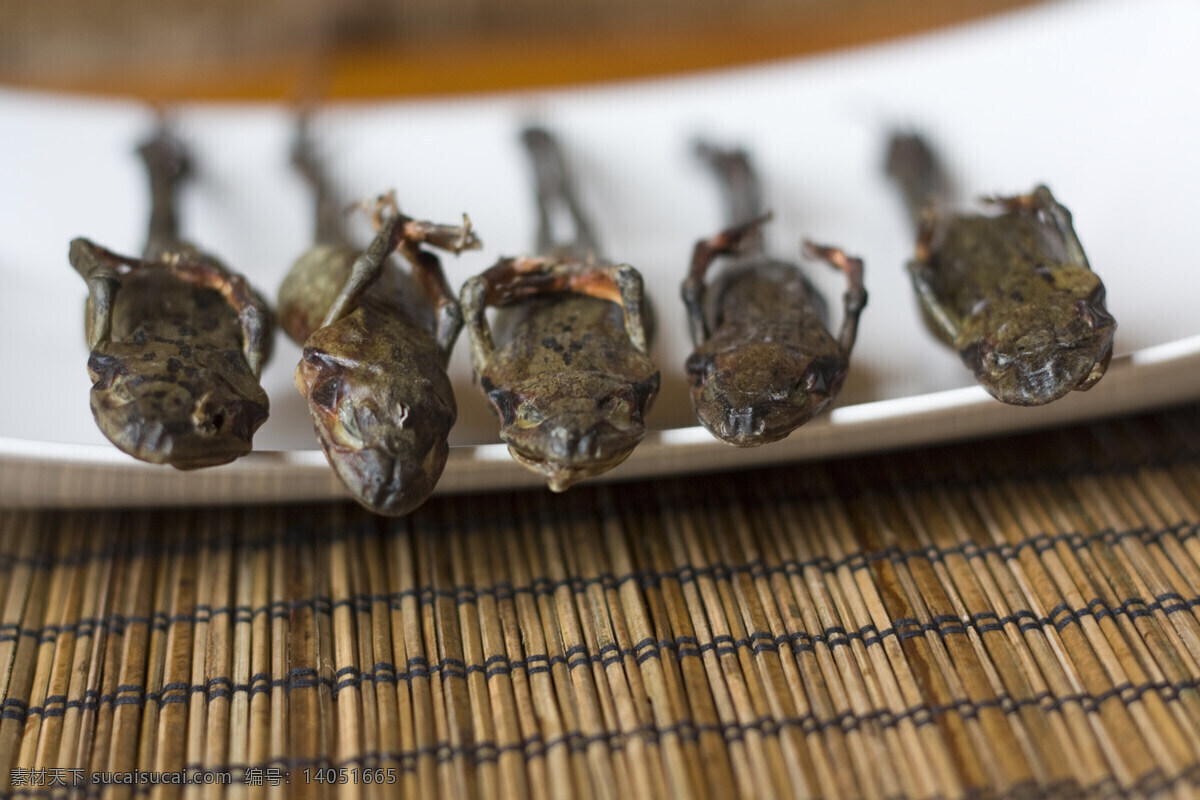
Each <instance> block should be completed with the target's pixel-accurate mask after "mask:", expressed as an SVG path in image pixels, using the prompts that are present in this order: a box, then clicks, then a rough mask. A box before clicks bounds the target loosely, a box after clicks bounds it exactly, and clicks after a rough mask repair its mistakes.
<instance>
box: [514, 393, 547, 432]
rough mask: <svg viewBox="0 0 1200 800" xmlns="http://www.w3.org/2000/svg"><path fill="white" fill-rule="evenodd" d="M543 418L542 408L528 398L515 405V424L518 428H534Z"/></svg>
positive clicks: (544, 417)
mask: <svg viewBox="0 0 1200 800" xmlns="http://www.w3.org/2000/svg"><path fill="white" fill-rule="evenodd" d="M545 419H546V416H545V415H544V414H542V410H541V409H540V408H538V407H537V406H535V405H534V404H533V403H531V402H529V401H528V400H526V401H525V402H523V403H521V405H519V406H518V407H517V418H516V425H517V427H519V428H536V427H537V426H538V425H541V424H542V422H544V421H545Z"/></svg>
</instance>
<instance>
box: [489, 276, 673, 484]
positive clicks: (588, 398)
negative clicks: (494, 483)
mask: <svg viewBox="0 0 1200 800" xmlns="http://www.w3.org/2000/svg"><path fill="white" fill-rule="evenodd" d="M493 332H494V336H495V341H496V349H495V351H494V352H493V353H492V354H491V357H490V358H489V359H488V361H487V363H486V365H484V366H483V368H482V369H481V370H479V372H480V383H481V384H482V386H483V389H484V391H485V392H486V393H487V397H488V400H489V401H491V404H492V408H493V411H494V412H495V413H496V415H497V416H498V417H499V418H500V423H501V429H500V438H501V439H503V440H504V441H505V442H506V443H507V444H508V448H509V452H510V453H511V454H512V455H513V457H514V458H515V459H516V460H517V461H519V462H520V463H522V464H524V465H525V466H526V467H528V468H530V469H532V470H534V471H536V472H538V473H540V474H542V475H543V476H544V477H545V478H546V480H547V482H548V483H549V486H550V488H551V489H552V490H554V491H563V490H565V489H566V488H568V487H569V486H571V485H572V484H573V483H575V482H577V481H579V480H582V479H583V478H587V477H592V476H595V475H599V474H601V473H604V472H607V471H608V470H610V469H612V468H613V467H615V466H617V465H618V464H620V463H621V462H622V461H624V460H625V459H626V458H628V457H629V454H630V453H632V452H633V449H634V448H635V447H636V446H637V444H638V442H640V441H641V440H642V438H643V437H644V436H645V434H646V426H645V422H644V415H645V414H646V412H647V411H649V409H650V406H651V404H652V403H653V401H654V397H655V395H656V394H657V393H658V386H659V372H658V370H657V369H656V368H655V366H654V364H653V363H652V362H651V361H650V359H649V358H648V357H647V356H646V355H645V354H644V353H642V352H641V351H640V350H638V349H637V348H636V347H634V345H633V343H632V342H631V341H630V337H629V334H628V333H627V331H626V328H625V317H624V312H623V311H622V309H621V306H620V305H619V304H617V303H615V302H612V301H609V300H601V299H598V298H594V297H589V296H584V295H581V294H571V293H562V294H555V295H550V296H545V297H535V298H531V299H528V300H524V301H522V302H520V303H519V304H517V305H515V306H510V307H507V308H501V309H499V310H498V311H497V312H496V320H495V323H494V325H493Z"/></svg>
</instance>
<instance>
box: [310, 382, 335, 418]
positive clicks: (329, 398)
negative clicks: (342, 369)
mask: <svg viewBox="0 0 1200 800" xmlns="http://www.w3.org/2000/svg"><path fill="white" fill-rule="evenodd" d="M341 389H342V382H341V380H340V379H339V378H337V377H333V378H327V379H325V380H323V381H321V382H320V383H318V384H317V385H316V386H315V387H313V390H312V391H311V392H309V394H308V400H309V402H311V403H316V404H317V405H318V406H320V407H321V408H324V409H325V410H327V411H332V410H333V409H334V407H335V406H337V401H338V395H339V394H340V393H341Z"/></svg>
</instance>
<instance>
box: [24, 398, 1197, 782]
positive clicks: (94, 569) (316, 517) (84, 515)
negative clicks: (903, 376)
mask: <svg viewBox="0 0 1200 800" xmlns="http://www.w3.org/2000/svg"><path fill="white" fill-rule="evenodd" d="M1198 525H1200V408H1198V407H1190V408H1184V409H1176V410H1173V411H1170V412H1165V413H1160V414H1155V415H1147V416H1141V417H1134V418H1130V419H1124V420H1118V421H1112V422H1108V423H1104V424H1100V425H1094V426H1089V427H1081V428H1075V429H1067V430H1060V431H1053V432H1047V433H1040V434H1036V435H1029V436H1023V437H1020V438H1015V439H1010V440H1002V441H989V442H979V443H973V444H966V445H958V446H954V447H949V448H945V447H943V448H938V449H934V450H927V451H916V452H909V453H902V454H894V455H887V456H876V457H871V458H859V459H854V460H847V461H839V462H831V463H826V464H817V465H804V466H796V467H789V468H784V469H773V470H769V471H758V472H745V473H741V474H736V475H722V476H710V477H704V478H693V479H687V480H685V479H670V480H663V481H658V482H650V483H644V484H641V485H612V486H601V487H595V488H593V487H587V486H586V485H585V486H582V487H577V488H574V489H572V490H571V491H570V492H568V493H567V494H566V495H563V496H552V495H550V494H549V493H548V492H531V493H520V494H497V495H478V496H471V497H458V498H438V499H435V500H433V501H431V502H430V503H429V504H428V505H427V506H426V507H424V508H422V509H421V510H420V511H418V512H417V513H416V514H414V515H413V516H412V517H410V518H408V519H405V520H398V521H397V520H383V519H376V518H372V517H370V516H369V515H367V514H365V513H362V512H360V511H358V509H357V508H356V507H351V506H348V505H332V506H315V507H290V508H272V507H263V508H249V509H215V510H196V511H182V510H161V511H150V512H132V511H130V512H58V511H55V512H14V511H7V512H2V513H0V697H3V698H4V699H3V707H2V713H0V787H3V792H2V793H3V794H4V796H16V797H24V796H39V797H41V796H52V797H62V796H72V797H74V796H79V797H82V796H88V797H91V796H104V797H110V796H111V797H128V796H134V795H143V794H147V793H148V794H150V796H152V797H173V796H180V795H185V796H189V797H208V796H213V797H222V796H230V797H257V796H267V797H332V796H339V797H340V796H345V797H394V796H404V797H421V798H430V797H435V796H437V797H453V798H468V797H470V798H476V797H477V798H484V799H485V800H487V799H490V798H502V797H504V798H507V797H532V798H561V797H578V798H597V799H599V798H622V800H626V798H629V799H632V798H667V797H671V798H692V797H695V798H700V797H715V798H732V797H758V798H775V797H780V798H788V797H806V796H825V797H838V796H862V797H869V798H898V797H921V798H933V797H944V798H955V797H966V796H972V797H991V796H995V797H1033V796H1056V797H1057V796H1079V795H1083V796H1099V797H1108V796H1113V797H1115V796H1141V795H1149V794H1161V795H1163V796H1170V797H1186V796H1193V795H1194V794H1195V793H1197V787H1198V786H1200V693H1198V691H1197V687H1198V686H1200V540H1198V538H1197V526H1198ZM134 770H141V771H143V774H141V775H136V774H135V775H133V776H132V777H133V778H134V779H137V780H140V781H142V782H141V783H138V784H137V785H133V786H131V785H104V784H102V783H99V781H103V780H117V779H128V778H129V777H130V775H129V773H130V771H134ZM187 770H191V771H192V773H191V774H194V775H195V776H197V779H198V780H210V781H221V780H225V779H226V778H230V779H232V783H231V784H229V785H220V784H216V783H211V784H208V785H192V786H189V787H186V789H185V788H184V787H181V786H177V785H165V786H164V785H156V786H151V785H149V783H148V781H150V780H152V779H153V780H158V781H164V780H173V779H174V777H175V776H177V775H178V774H180V772H181V771H187ZM185 774H186V773H185ZM322 779H323V780H324V782H322ZM330 779H332V780H333V781H335V782H336V781H339V780H340V781H344V783H340V784H336V783H335V784H331V783H329V782H328V781H329V780H330ZM381 781H382V783H381ZM51 783H57V784H60V785H56V786H51V785H50V784H51ZM61 784H66V785H65V786H64V785H61Z"/></svg>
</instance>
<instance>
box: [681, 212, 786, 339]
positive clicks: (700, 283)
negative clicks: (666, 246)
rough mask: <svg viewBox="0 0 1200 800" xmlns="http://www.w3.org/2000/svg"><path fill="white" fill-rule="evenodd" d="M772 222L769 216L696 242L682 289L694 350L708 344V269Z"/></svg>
mask: <svg viewBox="0 0 1200 800" xmlns="http://www.w3.org/2000/svg"><path fill="white" fill-rule="evenodd" d="M770 219H771V215H770V214H764V215H762V216H761V217H758V218H757V219H752V220H750V221H749V222H745V223H742V224H741V225H735V226H734V227H732V228H726V229H725V230H723V231H721V232H720V233H718V234H717V235H716V236H713V237H712V238H711V239H701V240H700V241H698V242H696V247H695V249H693V251H692V266H691V269H690V270H689V271H688V276H687V278H686V279H684V281H683V286H682V287H681V289H680V294H681V295H682V296H683V304H684V306H685V307H686V308H687V315H688V323H689V326H690V328H691V334H692V344H693V345H694V346H696V347H699V346H700V345H702V344H704V342H705V341H707V340H708V321H707V320H705V318H704V295H705V293H706V291H707V288H708V287H707V284H706V283H705V276H707V274H708V269H709V267H711V266H712V265H713V262H714V261H716V260H717V258H719V257H720V256H727V255H737V254H738V253H740V252H741V250H742V245H743V243H744V242H745V241H746V240H747V239H752V238H754V237H758V236H760V235H761V234H760V230H759V229H760V228H761V227H762V226H763V224H764V223H766V222H767V221H769V220H770Z"/></svg>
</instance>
